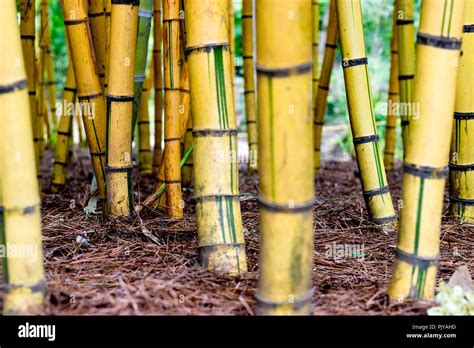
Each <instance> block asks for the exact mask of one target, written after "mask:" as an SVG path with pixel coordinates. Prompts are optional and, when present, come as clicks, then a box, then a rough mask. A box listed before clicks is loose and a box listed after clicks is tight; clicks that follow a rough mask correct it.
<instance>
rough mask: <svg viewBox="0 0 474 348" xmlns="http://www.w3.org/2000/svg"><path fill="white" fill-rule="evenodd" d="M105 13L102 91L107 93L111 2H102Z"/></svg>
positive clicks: (104, 0)
mask: <svg viewBox="0 0 474 348" xmlns="http://www.w3.org/2000/svg"><path fill="white" fill-rule="evenodd" d="M103 2H104V13H105V83H104V91H107V88H108V82H109V60H110V35H111V33H110V25H111V14H112V0H103Z"/></svg>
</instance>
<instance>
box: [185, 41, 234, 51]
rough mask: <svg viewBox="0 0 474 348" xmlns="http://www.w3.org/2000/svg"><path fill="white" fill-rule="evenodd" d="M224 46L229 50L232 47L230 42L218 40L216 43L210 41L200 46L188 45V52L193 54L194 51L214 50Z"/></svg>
mask: <svg viewBox="0 0 474 348" xmlns="http://www.w3.org/2000/svg"><path fill="white" fill-rule="evenodd" d="M219 47H222V49H224V50H226V49H227V50H228V49H229V48H230V44H229V42H216V43H209V44H206V45H199V46H189V47H186V53H187V54H191V53H193V52H194V51H204V52H207V53H208V52H211V51H212V50H214V49H216V48H219Z"/></svg>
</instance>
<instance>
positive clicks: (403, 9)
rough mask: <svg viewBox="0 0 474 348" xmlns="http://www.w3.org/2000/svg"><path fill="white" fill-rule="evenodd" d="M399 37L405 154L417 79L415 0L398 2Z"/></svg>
mask: <svg viewBox="0 0 474 348" xmlns="http://www.w3.org/2000/svg"><path fill="white" fill-rule="evenodd" d="M396 7H397V21H396V25H397V36H398V56H399V59H398V81H399V82H398V83H399V89H400V96H399V99H400V105H401V106H404V108H403V110H402V111H403V112H401V114H400V116H401V119H402V122H401V123H402V137H403V148H404V153H405V152H406V144H408V136H409V125H410V119H411V118H412V117H413V115H411V114H410V112H409V110H410V106H412V105H413V92H414V84H413V81H414V78H415V25H414V9H413V8H414V0H396Z"/></svg>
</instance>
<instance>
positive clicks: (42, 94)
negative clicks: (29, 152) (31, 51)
mask: <svg viewBox="0 0 474 348" xmlns="http://www.w3.org/2000/svg"><path fill="white" fill-rule="evenodd" d="M43 3H44V1H42V2H41V7H40V9H41V11H40V29H39V35H38V37H39V50H40V51H39V59H38V65H37V69H36V71H37V76H36V78H37V79H36V81H37V83H38V86H37V93H38V113H37V122H36V131H37V133H36V137H35V142H37V143H38V147H39V162H38V163H37V165H38V168H37V171H38V179H39V180H40V182H41V177H42V174H41V170H40V168H41V164H42V162H43V159H44V151H45V125H46V131H47V132H46V133H47V134H49V122H48V114H47V106H46V87H45V85H46V83H45V80H44V76H45V65H46V51H47V43H46V35H45V34H46V32H47V31H46V27H47V18H45V12H47V11H44V5H43ZM40 187H41V185H40Z"/></svg>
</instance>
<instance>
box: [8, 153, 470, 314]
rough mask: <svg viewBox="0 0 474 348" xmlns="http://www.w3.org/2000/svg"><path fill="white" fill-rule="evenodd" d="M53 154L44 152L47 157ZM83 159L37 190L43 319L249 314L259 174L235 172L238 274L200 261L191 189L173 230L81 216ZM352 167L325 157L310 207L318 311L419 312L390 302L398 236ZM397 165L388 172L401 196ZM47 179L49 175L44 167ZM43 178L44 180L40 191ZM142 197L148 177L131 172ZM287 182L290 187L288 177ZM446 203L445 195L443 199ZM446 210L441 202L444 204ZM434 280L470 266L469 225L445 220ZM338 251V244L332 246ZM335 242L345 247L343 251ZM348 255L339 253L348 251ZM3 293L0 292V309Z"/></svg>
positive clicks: (152, 218) (151, 214) (146, 221)
mask: <svg viewBox="0 0 474 348" xmlns="http://www.w3.org/2000/svg"><path fill="white" fill-rule="evenodd" d="M49 157H50V156H49ZM89 168H90V163H89V160H88V159H87V158H86V157H84V156H81V157H79V158H78V161H77V162H76V163H75V164H74V165H71V166H70V168H69V169H70V172H71V173H70V174H69V182H68V185H67V187H66V189H65V191H64V192H62V193H61V194H60V195H53V194H48V193H46V194H44V196H43V209H42V214H43V236H44V237H43V242H44V260H45V269H46V278H47V288H48V290H47V295H46V306H45V309H44V311H43V314H47V315H91V314H92V315H188V314H193V315H200V314H204V315H253V314H254V313H255V306H256V302H255V299H254V294H255V291H256V287H257V277H258V264H257V260H258V244H259V234H258V230H259V215H258V201H257V192H258V182H257V180H258V178H257V175H253V176H248V175H247V173H246V172H245V171H242V172H241V192H242V215H243V221H244V228H245V238H246V242H247V257H248V266H249V267H248V268H249V272H248V273H247V274H245V275H243V276H241V277H239V278H237V279H233V278H230V277H228V276H226V275H223V274H219V273H215V272H210V271H207V270H204V269H203V268H201V267H200V266H199V265H198V263H197V235H196V220H195V217H194V201H193V198H192V197H193V193H192V190H189V189H187V190H185V194H184V196H185V200H186V209H185V210H186V218H185V220H184V223H183V224H182V226H176V224H173V223H172V222H170V221H169V220H168V219H167V218H166V214H164V213H162V212H158V211H152V210H150V209H145V210H144V211H143V212H142V213H141V216H140V217H139V218H136V219H134V220H133V221H132V222H130V223H125V222H119V221H103V220H102V218H101V217H87V216H86V215H85V214H84V212H83V207H84V205H85V204H86V202H87V194H88V184H87V172H88V170H89ZM356 170H357V165H356V163H355V162H354V161H350V162H324V163H323V170H322V172H321V175H320V177H319V178H318V179H317V181H316V194H317V198H318V203H317V204H316V206H315V209H314V217H315V227H314V228H315V230H314V231H315V235H314V248H315V251H314V272H313V280H314V295H313V303H314V314H315V315H424V314H426V309H427V308H429V307H430V306H432V305H433V303H414V302H410V301H407V302H404V303H389V301H388V297H387V295H386V292H387V285H388V282H389V280H390V276H391V271H392V266H393V260H394V251H395V243H396V235H395V234H392V235H385V234H382V233H380V232H379V231H377V230H376V229H375V228H374V227H373V226H372V225H371V224H370V222H368V221H367V220H366V218H367V216H366V212H365V205H364V202H363V198H362V195H361V189H360V183H359V179H358V178H357V172H356ZM400 174H401V170H400V168H398V169H397V170H396V172H395V173H391V174H389V182H390V187H391V192H392V195H393V201H394V203H395V206H398V203H399V200H400V185H401V175H400ZM44 175H45V176H47V177H48V176H49V175H48V173H47V172H45V173H44ZM47 180H48V178H46V180H45V183H44V184H45V187H46V184H47ZM135 183H136V194H137V197H138V199H139V200H140V201H143V200H144V199H145V198H146V197H147V196H148V195H149V194H150V193H151V192H152V189H153V179H152V178H151V177H142V178H140V176H139V175H138V174H135ZM288 184H289V185H291V183H288ZM445 201H446V203H447V196H446V198H445ZM445 208H446V210H447V204H446V206H445ZM441 240H442V242H441V262H440V267H439V271H438V275H439V277H438V278H440V279H444V280H447V279H449V277H450V275H451V274H452V273H453V272H454V271H455V269H456V268H458V267H459V266H461V265H463V264H467V265H469V266H470V269H471V272H472V271H473V270H474V267H473V266H474V261H473V255H472V253H473V250H474V228H472V227H464V226H459V225H456V224H455V223H454V222H453V221H452V220H451V219H449V218H447V217H445V218H444V219H443V227H442V233H441ZM338 248H339V249H338ZM340 248H346V249H347V250H349V253H347V251H346V252H345V253H344V250H346V249H343V251H342V252H343V253H344V254H343V255H341V254H339V253H338V251H337V250H339V252H341V249H340ZM344 256H345V257H344ZM1 303H2V295H0V307H1Z"/></svg>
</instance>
